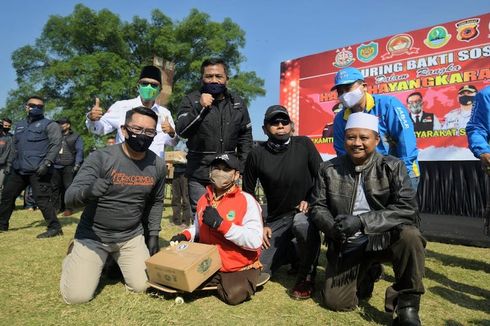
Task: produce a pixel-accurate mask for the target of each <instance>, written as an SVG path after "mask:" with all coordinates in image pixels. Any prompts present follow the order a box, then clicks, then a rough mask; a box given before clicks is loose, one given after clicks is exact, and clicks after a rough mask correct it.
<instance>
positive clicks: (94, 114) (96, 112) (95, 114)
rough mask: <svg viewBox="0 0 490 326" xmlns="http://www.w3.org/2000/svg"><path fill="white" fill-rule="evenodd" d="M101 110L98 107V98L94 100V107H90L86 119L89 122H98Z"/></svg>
mask: <svg viewBox="0 0 490 326" xmlns="http://www.w3.org/2000/svg"><path fill="white" fill-rule="evenodd" d="M102 114H103V113H102V108H101V107H100V100H99V98H98V97H96V98H95V105H94V106H93V107H92V110H90V112H89V114H88V118H89V119H90V120H91V121H98V120H100V118H101V117H102Z"/></svg>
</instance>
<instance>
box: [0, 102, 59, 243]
mask: <svg viewBox="0 0 490 326" xmlns="http://www.w3.org/2000/svg"><path fill="white" fill-rule="evenodd" d="M26 112H27V118H26V119H25V120H22V121H21V122H19V123H18V124H17V125H16V127H15V134H14V151H15V153H14V157H13V162H12V165H11V166H12V169H10V171H6V172H7V174H8V178H7V180H6V182H5V185H4V189H3V194H2V200H1V203H0V231H7V230H8V227H9V220H10V216H11V215H12V211H13V210H14V207H15V199H16V198H17V196H19V195H20V193H21V192H22V190H23V189H24V188H25V187H26V186H27V185H29V184H30V185H31V186H32V192H33V195H34V199H35V200H36V202H37V205H38V206H39V208H40V210H41V212H42V214H43V217H44V219H45V220H46V223H47V227H48V228H47V231H46V232H43V233H41V234H39V235H38V236H37V237H38V238H50V237H54V236H57V235H63V231H62V230H61V225H60V222H59V221H58V218H57V217H56V209H55V207H54V205H53V202H52V200H51V196H52V187H51V176H52V174H53V167H52V164H53V162H54V160H55V158H56V155H57V154H58V152H59V151H60V148H61V139H62V137H61V130H60V127H59V126H58V124H57V123H56V122H54V121H51V120H49V119H46V118H45V117H44V100H43V99H42V98H41V97H38V96H31V97H29V98H28V100H27V104H26Z"/></svg>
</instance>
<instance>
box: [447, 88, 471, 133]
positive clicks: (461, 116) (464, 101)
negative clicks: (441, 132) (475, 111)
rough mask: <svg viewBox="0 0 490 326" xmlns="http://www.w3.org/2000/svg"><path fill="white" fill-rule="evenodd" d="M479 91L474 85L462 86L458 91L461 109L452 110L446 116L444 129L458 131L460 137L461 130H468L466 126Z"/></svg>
mask: <svg viewBox="0 0 490 326" xmlns="http://www.w3.org/2000/svg"><path fill="white" fill-rule="evenodd" d="M477 92H478V89H477V88H476V87H475V86H473V85H465V86H462V87H461V88H460V89H459V90H458V102H459V104H460V107H459V108H456V109H454V110H451V111H450V112H449V113H447V114H446V115H445V116H444V125H443V126H442V129H453V128H454V129H456V133H457V134H458V135H459V131H460V129H464V128H466V124H467V123H468V121H470V117H471V109H472V108H473V103H474V101H475V96H476V93H477Z"/></svg>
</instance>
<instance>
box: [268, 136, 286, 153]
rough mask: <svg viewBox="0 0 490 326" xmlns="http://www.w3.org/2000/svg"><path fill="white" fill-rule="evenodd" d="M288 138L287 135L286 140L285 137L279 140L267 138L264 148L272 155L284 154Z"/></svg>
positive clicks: (277, 138)
mask: <svg viewBox="0 0 490 326" xmlns="http://www.w3.org/2000/svg"><path fill="white" fill-rule="evenodd" d="M289 137H290V136H289V135H287V138H286V137H285V136H282V137H280V138H279V137H270V136H269V139H268V140H267V143H266V146H267V148H268V149H269V150H270V151H271V152H273V153H281V152H284V151H285V150H286V149H288V145H289V143H287V141H288V140H289Z"/></svg>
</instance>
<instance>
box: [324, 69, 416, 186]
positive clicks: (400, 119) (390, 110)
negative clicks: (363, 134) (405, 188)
mask: <svg viewBox="0 0 490 326" xmlns="http://www.w3.org/2000/svg"><path fill="white" fill-rule="evenodd" d="M332 90H336V91H337V94H338V96H339V101H340V102H341V103H342V105H343V106H344V109H343V110H342V111H340V112H339V114H337V115H336V116H335V120H334V136H333V137H334V148H335V151H336V152H337V156H340V155H343V154H346V151H345V149H344V129H345V125H346V123H347V119H348V118H349V115H350V114H351V113H354V112H365V113H369V114H373V115H375V116H377V117H378V119H379V137H380V140H381V141H380V142H379V144H378V146H377V151H378V152H379V153H381V154H383V155H393V156H395V157H398V158H399V159H401V160H402V161H403V162H404V163H405V166H406V167H407V170H408V174H409V176H410V181H411V182H412V186H413V188H414V189H415V190H416V189H417V186H418V182H419V177H420V171H419V164H418V161H417V155H418V149H417V143H416V138H415V132H414V128H413V122H412V120H411V119H410V115H409V113H408V111H407V109H406V108H405V107H404V106H403V104H402V103H401V102H400V101H399V100H398V99H397V98H395V97H393V96H386V95H371V94H369V93H368V92H367V84H366V83H365V81H364V76H363V75H362V74H361V72H360V71H359V70H357V69H356V68H352V67H348V68H344V69H342V70H340V71H339V72H338V73H337V75H336V76H335V86H334V87H333V88H332Z"/></svg>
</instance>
